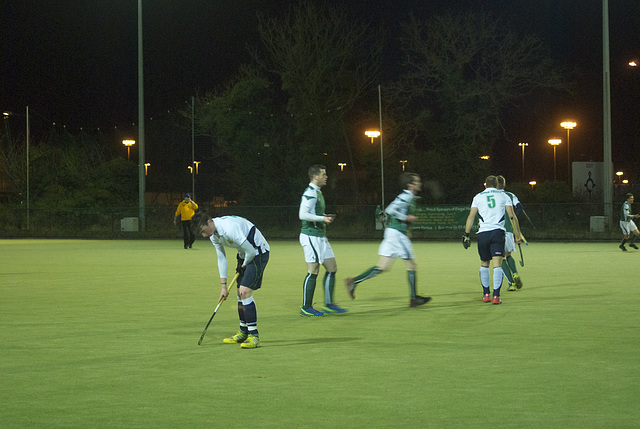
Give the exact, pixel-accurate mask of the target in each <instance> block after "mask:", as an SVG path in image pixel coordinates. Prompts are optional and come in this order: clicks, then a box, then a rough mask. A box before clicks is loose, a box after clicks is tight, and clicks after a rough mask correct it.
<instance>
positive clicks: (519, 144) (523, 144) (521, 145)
mask: <svg viewBox="0 0 640 429" xmlns="http://www.w3.org/2000/svg"><path fill="white" fill-rule="evenodd" d="M518 146H520V147H521V148H522V181H523V182H524V148H525V147H526V146H529V143H524V142H521V143H518Z"/></svg>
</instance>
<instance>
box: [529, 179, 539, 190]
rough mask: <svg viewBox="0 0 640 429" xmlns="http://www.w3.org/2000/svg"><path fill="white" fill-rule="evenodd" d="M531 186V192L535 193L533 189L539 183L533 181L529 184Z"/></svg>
mask: <svg viewBox="0 0 640 429" xmlns="http://www.w3.org/2000/svg"><path fill="white" fill-rule="evenodd" d="M529 184H530V185H531V190H532V191H533V187H534V186H536V185H537V184H538V182H536V181H535V180H532V181H531V182H529Z"/></svg>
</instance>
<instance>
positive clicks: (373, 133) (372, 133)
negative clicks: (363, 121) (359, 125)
mask: <svg viewBox="0 0 640 429" xmlns="http://www.w3.org/2000/svg"><path fill="white" fill-rule="evenodd" d="M364 135H365V136H367V137H370V138H371V143H372V144H373V139H374V138H376V137H380V131H376V130H371V131H365V132H364ZM380 177H381V179H380V180H381V183H382V210H384V158H383V152H382V137H380Z"/></svg>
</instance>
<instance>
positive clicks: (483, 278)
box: [477, 232, 491, 302]
mask: <svg viewBox="0 0 640 429" xmlns="http://www.w3.org/2000/svg"><path fill="white" fill-rule="evenodd" d="M490 238H491V236H490V233H489V232H481V233H479V234H478V235H477V239H478V256H480V285H481V286H482V302H491V287H490V286H491V285H490V280H491V279H490V277H491V274H490V272H489V265H490V263H491V248H490V244H491V243H490Z"/></svg>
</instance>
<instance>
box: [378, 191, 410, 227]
mask: <svg viewBox="0 0 640 429" xmlns="http://www.w3.org/2000/svg"><path fill="white" fill-rule="evenodd" d="M408 206H409V203H408V202H406V201H404V200H402V199H401V198H400V196H398V197H396V199H395V200H393V201H392V202H391V204H389V205H388V206H387V208H386V209H385V211H384V212H385V213H386V214H387V215H389V216H393V217H395V218H396V219H398V220H400V221H403V222H413V221H414V220H415V216H413V215H407V207H408Z"/></svg>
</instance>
